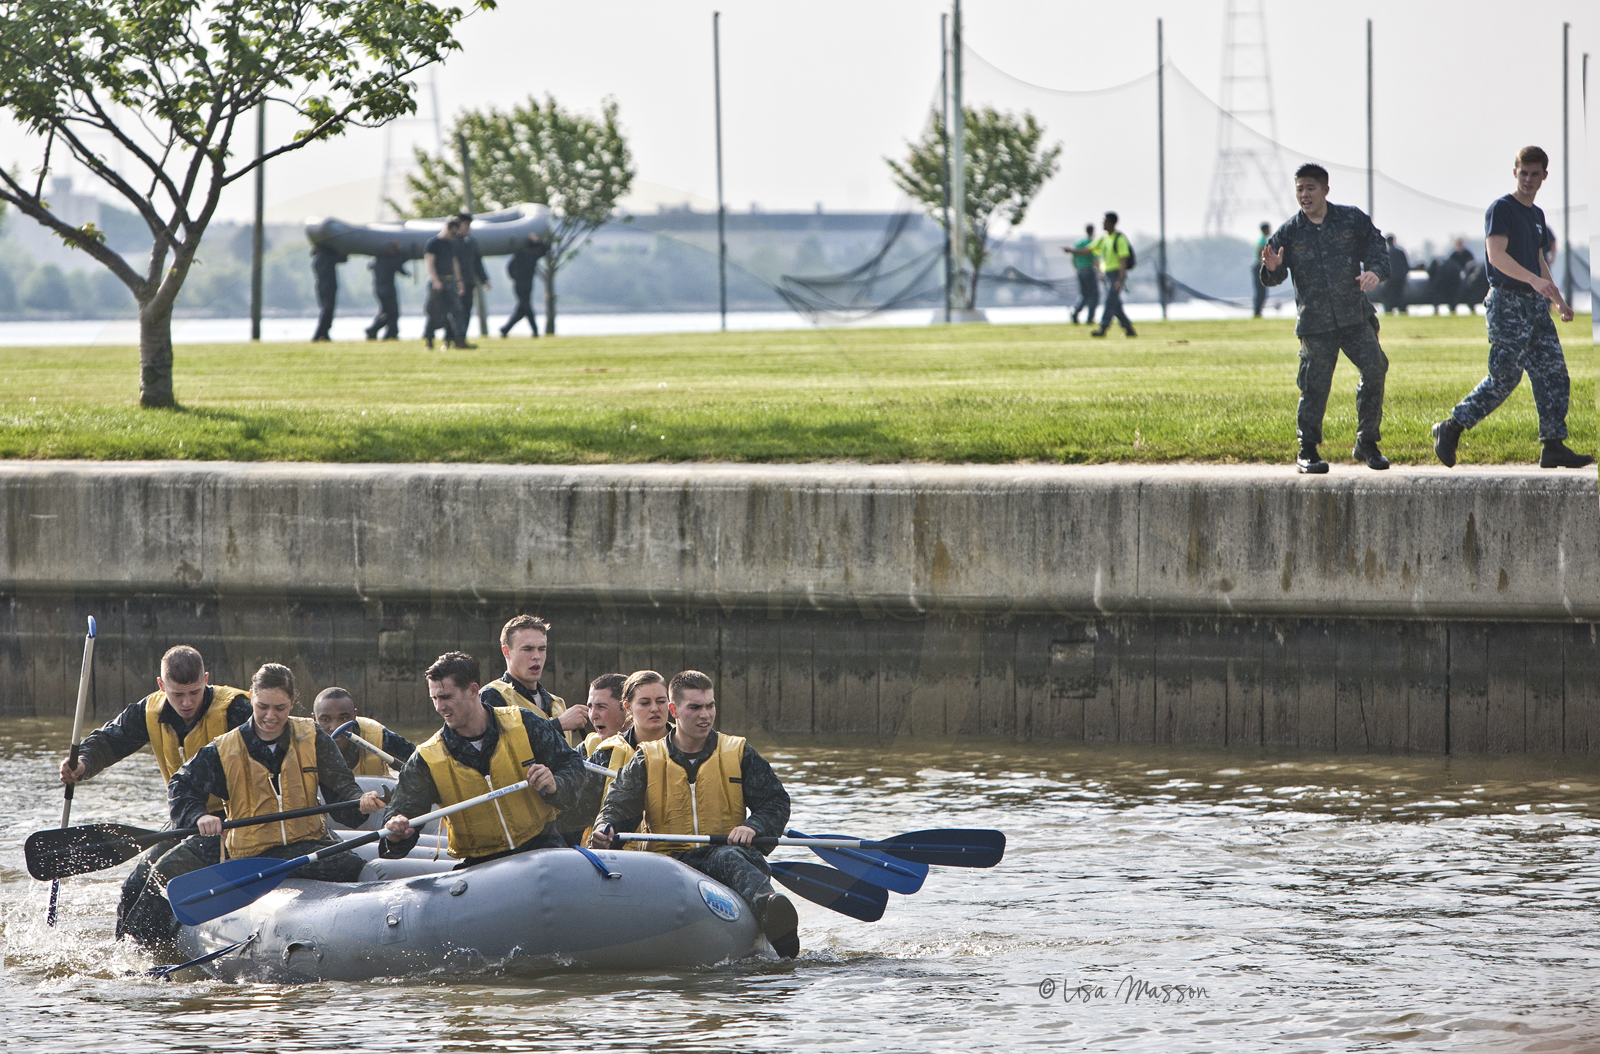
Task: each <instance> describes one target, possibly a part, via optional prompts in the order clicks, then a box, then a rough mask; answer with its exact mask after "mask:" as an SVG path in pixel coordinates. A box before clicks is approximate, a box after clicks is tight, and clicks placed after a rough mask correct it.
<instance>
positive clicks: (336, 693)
mask: <svg viewBox="0 0 1600 1054" xmlns="http://www.w3.org/2000/svg"><path fill="white" fill-rule="evenodd" d="M324 699H348V700H350V703H351V705H352V706H353V705H354V704H355V701H356V699H355V696H353V695H351V694H350V693H349V692H347V691H345V690H344V689H343V688H340V687H339V686H338V685H334V686H333V687H332V688H324V689H323V690H322V691H320V692H318V693H317V698H316V701H315V702H313V703H312V704H311V705H312V706H316V705H317V703H320V702H322V701H323V700H324Z"/></svg>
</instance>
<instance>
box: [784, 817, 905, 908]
mask: <svg viewBox="0 0 1600 1054" xmlns="http://www.w3.org/2000/svg"><path fill="white" fill-rule="evenodd" d="M789 837H790V838H847V837H849V836H848V835H842V834H801V833H800V832H799V831H793V830H791V831H790V832H789ZM811 851H812V852H813V853H816V854H817V855H818V856H819V857H821V858H822V859H824V860H826V861H827V862H828V863H830V864H832V865H833V866H834V867H837V868H838V869H839V870H840V871H843V872H844V873H845V874H847V875H853V876H854V877H856V878H859V879H860V880H861V881H863V882H871V883H872V884H873V885H875V886H882V887H883V888H884V889H887V890H890V891H891V892H894V893H904V894H906V895H907V896H910V895H911V894H912V893H915V892H916V891H917V890H919V889H921V888H922V880H923V879H925V878H927V877H928V865H927V864H922V863H917V862H915V861H912V860H901V859H899V858H897V857H893V856H889V855H887V854H886V853H874V852H872V851H871V850H870V849H824V848H822V847H821V846H816V845H814V846H812V847H811Z"/></svg>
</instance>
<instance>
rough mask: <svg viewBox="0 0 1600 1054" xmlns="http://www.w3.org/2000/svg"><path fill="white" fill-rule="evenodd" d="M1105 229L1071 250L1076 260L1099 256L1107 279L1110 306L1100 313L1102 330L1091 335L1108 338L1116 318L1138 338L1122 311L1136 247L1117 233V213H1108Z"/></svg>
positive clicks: (1126, 237)
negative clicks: (1107, 334) (1126, 283)
mask: <svg viewBox="0 0 1600 1054" xmlns="http://www.w3.org/2000/svg"><path fill="white" fill-rule="evenodd" d="M1101 226H1102V227H1104V228H1105V233H1104V234H1102V235H1100V237H1098V238H1096V239H1095V240H1094V241H1092V242H1090V243H1089V244H1088V245H1086V246H1083V247H1082V248H1079V247H1078V246H1073V248H1072V249H1071V250H1070V251H1071V253H1072V255H1073V256H1074V257H1079V256H1084V257H1096V256H1098V257H1099V258H1100V271H1101V273H1102V274H1103V275H1104V277H1105V283H1106V306H1105V307H1104V308H1103V309H1102V310H1101V312H1100V328H1099V329H1097V330H1095V331H1094V332H1093V333H1091V334H1090V335H1091V336H1095V337H1103V336H1105V335H1106V330H1108V329H1110V328H1111V320H1112V319H1116V320H1117V321H1118V322H1120V323H1121V324H1122V332H1124V333H1126V334H1127V335H1128V336H1130V337H1135V336H1138V334H1137V333H1135V332H1134V331H1133V323H1132V322H1129V321H1128V316H1127V315H1126V314H1124V313H1123V311H1122V287H1123V285H1124V283H1125V281H1126V279H1127V275H1128V272H1129V271H1131V270H1133V261H1134V255H1133V245H1132V244H1130V243H1129V241H1128V236H1127V235H1126V234H1123V233H1121V232H1120V231H1118V230H1117V214H1116V213H1115V212H1108V213H1106V215H1105V219H1103V220H1102V221H1101Z"/></svg>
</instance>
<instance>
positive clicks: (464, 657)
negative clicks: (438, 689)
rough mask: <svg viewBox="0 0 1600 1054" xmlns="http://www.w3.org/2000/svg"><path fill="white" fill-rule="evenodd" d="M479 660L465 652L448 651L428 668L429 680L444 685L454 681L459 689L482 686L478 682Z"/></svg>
mask: <svg viewBox="0 0 1600 1054" xmlns="http://www.w3.org/2000/svg"><path fill="white" fill-rule="evenodd" d="M478 677H479V670H478V660H477V659H474V658H473V657H472V656H470V655H468V654H467V653H466V652H464V651H447V652H445V653H444V654H443V655H441V656H439V657H438V658H437V659H434V660H433V665H432V666H429V667H428V680H430V681H437V682H439V683H440V684H443V683H444V682H445V681H454V682H455V685H456V687H457V688H471V687H472V686H473V685H475V684H482V683H483V682H482V681H480V680H478Z"/></svg>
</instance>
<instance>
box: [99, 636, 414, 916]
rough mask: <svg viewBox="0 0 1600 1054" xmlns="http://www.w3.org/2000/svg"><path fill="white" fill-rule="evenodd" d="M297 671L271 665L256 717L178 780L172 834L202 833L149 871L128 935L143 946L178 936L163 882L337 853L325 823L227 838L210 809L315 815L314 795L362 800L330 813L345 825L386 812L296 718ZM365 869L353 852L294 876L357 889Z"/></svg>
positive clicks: (315, 731)
mask: <svg viewBox="0 0 1600 1054" xmlns="http://www.w3.org/2000/svg"><path fill="white" fill-rule="evenodd" d="M299 698H300V697H299V695H298V693H296V691H295V686H294V673H293V671H291V670H290V669H289V668H288V667H287V666H282V665H279V664H278V663H275V662H269V663H267V664H266V665H264V666H262V667H261V668H260V669H259V670H257V671H256V673H255V676H254V677H252V678H251V679H250V710H251V713H250V719H249V720H248V721H246V722H245V723H244V724H242V725H240V726H239V727H238V728H235V729H233V730H232V731H230V732H227V733H225V734H223V735H221V736H218V737H217V739H216V740H215V741H214V742H212V743H210V744H208V745H207V746H205V747H203V748H201V750H200V751H199V753H197V754H195V756H194V757H192V758H190V759H189V760H188V761H187V762H186V763H185V764H184V766H183V767H182V768H181V769H179V770H178V771H177V773H176V774H174V775H173V777H172V782H171V783H169V784H168V786H167V798H168V803H169V806H170V808H171V812H172V825H173V826H174V827H198V828H199V833H198V834H194V835H190V836H189V837H188V838H185V839H184V840H183V841H181V842H179V843H178V844H177V845H176V846H175V847H173V848H172V849H170V850H169V851H167V852H166V853H165V854H164V855H162V857H161V858H160V859H159V860H157V861H156V863H155V866H154V867H152V868H151V869H150V877H149V879H148V881H147V882H146V884H145V889H144V894H143V895H142V896H140V897H139V899H138V901H137V902H136V903H135V904H134V905H133V908H132V909H131V910H130V911H129V913H128V932H129V934H130V935H132V936H133V938H134V939H135V940H137V941H138V942H139V943H140V944H143V945H146V946H160V945H163V944H166V943H170V942H171V941H172V939H173V938H174V937H176V936H177V933H178V920H177V919H176V918H174V917H173V914H172V908H171V906H170V905H169V904H168V903H167V898H166V887H167V883H168V882H170V881H172V880H173V879H174V878H177V877H178V876H179V875H183V874H187V873H189V872H190V871H197V870H199V869H200V868H202V867H209V866H211V865H212V864H215V863H217V862H218V859H219V850H221V851H225V852H226V854H227V857H228V859H230V860H237V859H239V858H241V857H256V856H260V857H268V858H273V859H278V860H290V859H293V858H294V857H297V856H304V855H305V854H307V853H311V852H315V851H316V850H317V849H318V848H320V847H322V846H328V845H338V844H339V838H338V836H336V835H334V834H333V833H332V832H330V831H329V830H328V821H327V818H326V816H321V815H319V816H302V817H298V818H295V819H290V820H279V821H278V822H276V823H264V824H257V825H254V826H248V827H235V828H233V829H231V830H229V831H228V832H226V834H224V832H223V829H222V819H221V818H219V817H218V816H216V815H215V814H214V813H213V812H212V811H211V807H210V803H211V802H213V801H216V800H218V799H220V800H222V801H223V802H224V803H226V808H225V813H226V816H227V818H229V819H241V818H245V817H251V816H265V815H267V814H269V813H278V812H290V811H293V810H296V809H308V808H313V807H315V806H316V805H317V804H318V802H317V792H318V791H319V790H320V791H321V792H322V795H323V798H324V799H325V800H326V801H328V802H337V801H349V800H352V799H356V798H359V799H360V804H359V805H358V806H356V807H354V808H345V809H340V810H337V811H335V812H333V813H332V814H331V815H332V816H333V818H334V819H335V820H337V821H338V822H339V823H342V824H344V825H345V826H347V827H357V826H359V825H360V824H361V822H362V819H361V818H362V817H363V816H365V815H369V814H371V813H375V812H377V811H378V810H379V809H381V808H382V807H383V799H381V798H380V797H378V792H377V791H367V792H366V793H365V794H363V793H362V792H361V788H360V787H359V786H358V785H357V784H356V781H355V778H354V777H353V776H351V775H350V767H349V766H348V765H346V764H345V761H344V755H342V754H341V753H339V748H338V746H337V745H335V743H334V742H333V740H332V739H330V738H328V734H327V733H326V732H324V731H322V730H321V729H320V728H318V727H317V723H316V722H315V721H313V720H312V719H311V718H309V717H291V716H289V715H290V711H292V710H293V709H294V707H295V704H296V703H298V702H299ZM363 864H364V861H363V860H362V859H361V858H360V857H359V856H356V855H355V854H354V853H343V854H339V855H337V856H330V857H328V858H327V859H326V860H317V861H314V862H312V863H309V864H306V865H305V866H304V867H301V868H298V869H297V870H295V871H294V872H293V875H294V877H296V878H315V879H321V880H323V881H326V882H354V881H356V880H357V879H358V878H360V877H361V868H362V866H363Z"/></svg>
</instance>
